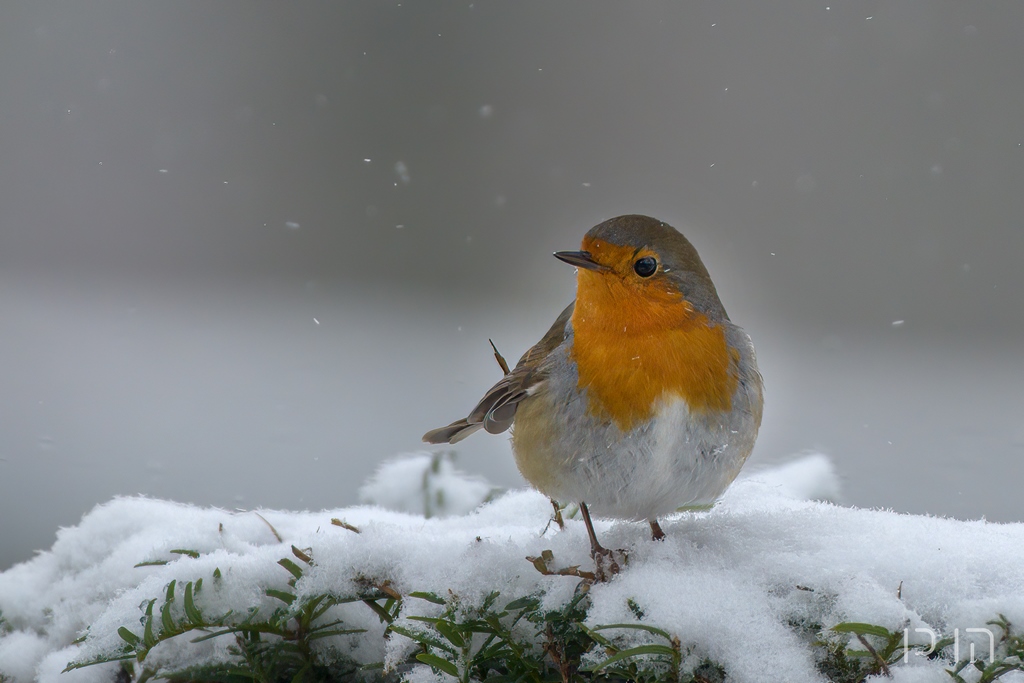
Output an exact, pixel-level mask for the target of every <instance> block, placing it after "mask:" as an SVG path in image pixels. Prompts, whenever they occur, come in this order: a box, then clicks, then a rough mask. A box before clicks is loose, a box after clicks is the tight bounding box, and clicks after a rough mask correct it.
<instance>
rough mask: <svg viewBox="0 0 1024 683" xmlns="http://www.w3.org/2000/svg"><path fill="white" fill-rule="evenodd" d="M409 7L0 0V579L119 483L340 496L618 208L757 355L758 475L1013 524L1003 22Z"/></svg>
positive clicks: (553, 303)
mask: <svg viewBox="0 0 1024 683" xmlns="http://www.w3.org/2000/svg"><path fill="white" fill-rule="evenodd" d="M406 4H407V3H402V4H399V3H395V2H392V3H383V2H381V3H327V2H324V3H310V2H287V3H281V2H261V3H257V2H244V3H243V2H207V1H205V0H204V1H201V2H161V3H156V2H124V3H106V2H97V1H89V2H70V1H69V2H65V3H41V2H22V3H17V2H5V3H3V4H2V5H0V344H2V346H0V538H2V543H0V567H5V566H8V565H10V564H11V563H13V562H16V561H20V560H23V559H26V558H27V557H29V556H30V555H31V551H32V549H34V548H45V547H48V546H49V545H50V544H51V543H52V540H53V534H54V532H55V530H56V529H57V527H58V526H59V525H69V524H73V523H74V522H75V521H76V520H77V519H78V518H79V516H80V515H81V514H82V513H83V512H84V511H86V510H88V509H89V508H90V507H92V506H93V505H95V504H97V503H100V502H103V501H105V500H107V499H109V498H110V497H111V496H113V495H116V494H135V493H144V494H147V495H153V496H162V497H169V498H173V499H176V500H181V501H191V502H195V503H201V504H213V505H221V506H227V507H236V506H240V507H259V506H268V507H288V508H305V507H308V508H321V507H333V506H341V505H344V504H348V503H351V502H353V501H354V499H355V492H356V489H357V487H358V485H359V483H360V482H361V481H362V480H363V479H364V478H365V477H366V476H367V475H368V474H369V473H370V472H371V471H372V470H373V469H374V467H375V466H376V465H377V464H378V463H379V462H380V461H381V460H382V459H384V458H387V457H389V456H392V455H393V454H395V453H399V452H403V451H408V450H412V449H416V448H418V447H419V437H420V435H421V434H422V433H423V432H424V431H425V430H427V429H428V428H431V427H434V426H438V425H440V424H444V423H447V422H448V421H450V420H452V419H454V418H456V417H459V416H462V415H463V414H465V411H466V410H467V409H468V408H470V407H471V406H472V405H473V403H475V401H476V399H477V398H478V397H479V396H480V395H481V394H482V392H483V391H484V390H485V389H486V388H487V387H489V386H490V384H491V383H492V382H493V381H495V380H496V379H497V378H498V377H499V371H498V369H497V367H496V365H494V361H493V359H492V358H491V356H490V352H489V348H488V346H487V338H488V337H491V338H493V339H494V340H495V342H496V343H498V345H499V347H500V348H501V349H502V350H503V351H504V353H505V355H506V356H508V357H509V358H510V359H514V358H517V357H518V356H519V354H520V353H522V352H523V351H524V350H525V349H526V348H527V347H528V346H529V345H530V344H532V343H533V342H535V341H536V340H537V339H538V338H539V337H540V335H541V334H542V333H543V332H544V331H545V330H546V328H547V326H548V325H549V324H550V322H551V320H552V319H553V318H554V316H555V315H556V314H557V313H558V311H560V310H561V309H562V307H563V306H564V305H565V304H566V303H567V302H568V301H569V300H570V299H571V297H572V296H573V287H574V280H573V273H572V269H571V268H569V267H568V266H565V265H564V264H561V263H559V262H557V261H556V260H554V259H552V258H551V257H550V252H552V251H554V250H556V249H572V248H576V247H577V245H578V243H579V240H580V238H581V237H582V235H583V233H584V232H585V231H586V230H587V229H588V228H589V227H591V226H592V225H594V224H595V223H597V222H599V221H601V220H603V219H605V218H608V217H611V216H614V215H618V214H622V213H632V212H639V213H647V214H651V215H654V216H657V217H658V218H661V219H663V220H666V221H668V222H670V223H672V224H674V225H676V226H677V227H679V228H681V229H682V230H683V231H684V232H686V234H688V235H689V236H690V238H691V240H692V241H693V242H694V243H695V245H696V246H697V247H698V249H699V250H700V252H701V254H702V256H703V258H704V260H705V262H706V264H707V265H708V267H709V269H710V271H711V273H712V275H713V276H714V278H715V281H716V283H717V284H718V287H719V292H720V294H721V296H722V299H723V301H724V302H725V305H726V307H727V308H728V310H729V312H730V314H731V316H732V317H733V319H734V320H735V321H737V322H738V323H740V324H741V325H743V326H745V327H746V328H747V330H748V331H749V332H750V333H751V335H752V337H753V338H754V341H755V343H756V345H757V346H758V350H759V353H760V359H761V366H762V370H763V373H764V375H765V380H766V383H767V407H766V412H765V423H764V428H763V432H762V436H761V439H760V441H759V444H758V447H757V449H756V451H755V456H754V461H753V462H752V464H755V465H756V464H757V463H761V464H764V463H767V462H771V461H774V460H780V459H784V458H786V457H789V456H791V455H792V454H794V453H796V452H799V451H801V450H804V449H811V448H816V449H822V450H823V451H825V452H827V453H829V454H831V455H832V456H833V458H834V460H835V462H836V463H837V466H838V468H839V470H840V471H841V473H842V474H843V476H844V478H845V490H846V502H849V503H852V504H858V505H868V506H883V507H891V508H894V509H896V510H901V511H911V512H930V513H935V514H946V515H955V516H959V517H974V518H976V517H979V516H987V517H988V518H989V519H994V520H1020V519H1021V516H1022V508H1021V503H1020V498H1019V489H1020V481H1021V476H1022V474H1024V457H1022V456H1024V419H1022V416H1024V383H1022V378H1024V324H1022V312H1024V304H1022V295H1024V276H1022V274H1021V267H1020V259H1021V255H1022V253H1024V228H1022V224H1021V223H1022V219H1024V147H1022V143H1024V82H1022V64H1024V41H1022V40H1021V38H1020V36H1021V35H1022V32H1024V3H1019V2H1016V1H1013V2H1004V3H998V2H992V3H965V2H940V1H935V2H891V1H886V2H856V1H842V2H840V1H839V0H819V1H817V2H797V1H795V0H787V1H785V2H770V3H767V2H753V1H751V2H744V3H723V2H718V1H716V2H685V3H658V2H645V3H620V2H566V3H554V2H536V3H535V2H506V3H500V4H499V3H492V2H476V3H473V4H468V3H443V4H434V3H408V4H409V6H406ZM900 320H902V321H904V322H903V323H902V324H899V325H894V324H893V323H894V322H895V321H900ZM459 457H460V462H461V464H462V466H463V467H464V468H466V469H468V470H470V471H473V472H480V473H483V474H485V475H487V476H488V477H489V478H491V479H492V480H493V481H495V482H497V483H500V484H503V485H521V480H520V479H519V478H518V475H517V473H516V472H515V468H514V465H513V463H512V459H511V456H510V454H509V449H508V445H507V441H506V440H505V439H504V438H497V437H487V436H485V435H479V436H476V437H474V438H472V439H470V440H469V441H466V442H464V443H463V444H461V445H460V447H459Z"/></svg>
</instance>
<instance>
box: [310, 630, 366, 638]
mask: <svg viewBox="0 0 1024 683" xmlns="http://www.w3.org/2000/svg"><path fill="white" fill-rule="evenodd" d="M353 633H366V629H365V628H338V629H331V630H329V631H315V632H313V633H310V634H309V635H308V636H306V640H316V639H317V638H329V637H331V636H347V635H351V634H353Z"/></svg>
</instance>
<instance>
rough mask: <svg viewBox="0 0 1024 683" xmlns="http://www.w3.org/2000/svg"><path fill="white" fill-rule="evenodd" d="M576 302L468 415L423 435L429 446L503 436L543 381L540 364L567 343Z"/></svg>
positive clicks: (563, 312)
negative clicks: (479, 432)
mask: <svg viewBox="0 0 1024 683" xmlns="http://www.w3.org/2000/svg"><path fill="white" fill-rule="evenodd" d="M574 305H575V302H573V303H571V304H569V305H568V306H567V307H566V308H565V310H564V311H562V313H561V315H559V316H558V319H557V320H555V324H554V325H552V326H551V329H549V330H548V332H547V334H545V335H544V338H543V339H541V340H540V341H539V342H537V344H535V345H534V346H533V347H532V348H531V349H530V350H529V351H527V352H526V353H525V354H523V357H522V358H520V359H519V362H518V363H517V364H516V367H515V368H514V369H513V370H512V371H511V372H510V373H508V374H507V375H505V376H504V377H503V378H502V379H501V381H499V382H498V383H497V384H495V385H494V386H493V387H491V389H490V391H488V392H487V393H486V394H484V397H483V398H482V399H480V402H479V403H477V404H476V407H475V408H473V410H472V411H470V413H469V415H468V416H467V417H465V418H463V419H461V420H456V421H455V422H452V423H451V424H450V425H448V426H446V427H439V428H438V429H432V430H430V431H429V432H427V433H426V434H424V435H423V440H424V441H426V442H427V443H458V442H459V441H462V440H463V439H465V438H466V437H467V436H469V435H470V434H472V433H473V432H475V431H477V430H479V429H481V428H482V429H485V430H487V432H489V433H491V434H500V433H501V432H503V431H505V430H506V429H508V428H509V427H511V426H512V421H513V420H514V419H515V416H516V408H517V407H518V406H519V402H520V401H522V400H523V399H524V398H526V397H527V396H529V395H530V390H531V389H532V388H533V387H535V386H536V385H537V384H539V383H540V382H542V381H543V380H544V370H542V369H541V367H540V361H541V360H543V359H544V358H545V357H547V355H548V354H550V353H551V352H552V351H554V350H555V349H556V348H558V346H559V345H560V344H561V343H562V342H563V341H565V328H566V326H567V325H568V324H569V318H570V317H572V310H573V306H574Z"/></svg>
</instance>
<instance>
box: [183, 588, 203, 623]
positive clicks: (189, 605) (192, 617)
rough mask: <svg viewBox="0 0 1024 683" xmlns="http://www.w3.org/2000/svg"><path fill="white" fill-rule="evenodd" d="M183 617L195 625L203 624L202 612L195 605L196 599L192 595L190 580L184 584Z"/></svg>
mask: <svg viewBox="0 0 1024 683" xmlns="http://www.w3.org/2000/svg"><path fill="white" fill-rule="evenodd" d="M185 617H186V618H187V619H188V620H189V621H190V622H192V624H194V625H196V626H202V625H203V614H202V612H200V611H199V608H198V607H196V601H195V599H194V598H193V597H192V582H191V581H189V582H188V583H186V584H185Z"/></svg>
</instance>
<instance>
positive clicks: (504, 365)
mask: <svg viewBox="0 0 1024 683" xmlns="http://www.w3.org/2000/svg"><path fill="white" fill-rule="evenodd" d="M487 341H489V342H491V348H492V349H494V360H496V361H498V365H500V366H501V371H502V372H504V373H505V374H506V375H507V374H508V373H509V369H508V363H506V362H505V357H504V356H502V355H501V354H500V353H498V347H497V346H495V345H494V342H493V341H491V340H490V339H488V340H487Z"/></svg>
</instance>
